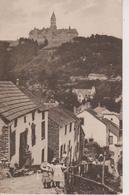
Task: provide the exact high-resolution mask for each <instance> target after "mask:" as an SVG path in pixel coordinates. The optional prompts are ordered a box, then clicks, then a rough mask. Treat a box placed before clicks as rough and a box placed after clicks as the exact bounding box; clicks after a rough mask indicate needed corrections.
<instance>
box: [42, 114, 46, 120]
mask: <svg viewBox="0 0 129 195" xmlns="http://www.w3.org/2000/svg"><path fill="white" fill-rule="evenodd" d="M44 119H45V112H42V120H44Z"/></svg>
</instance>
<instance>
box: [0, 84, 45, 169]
mask: <svg viewBox="0 0 129 195" xmlns="http://www.w3.org/2000/svg"><path fill="white" fill-rule="evenodd" d="M47 141H48V111H47V110H46V108H45V107H43V108H38V106H37V105H36V104H35V103H33V102H32V101H31V100H30V98H28V97H27V96H26V95H25V94H24V93H23V92H22V91H21V90H20V89H19V88H18V87H17V86H15V85H14V84H13V83H12V82H10V81H0V160H3V159H4V160H7V161H9V162H10V163H11V164H14V163H18V164H19V165H20V166H21V167H22V166H23V165H24V157H25V156H24V154H25V148H26V146H27V145H29V150H30V152H31V154H32V159H33V165H40V164H41V162H42V161H44V160H45V161H46V160H47V154H48V152H47V143H48V142H47Z"/></svg>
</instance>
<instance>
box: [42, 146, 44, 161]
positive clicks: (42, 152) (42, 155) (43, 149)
mask: <svg viewBox="0 0 129 195" xmlns="http://www.w3.org/2000/svg"><path fill="white" fill-rule="evenodd" d="M42 162H44V149H42Z"/></svg>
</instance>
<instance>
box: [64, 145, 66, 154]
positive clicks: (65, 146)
mask: <svg viewBox="0 0 129 195" xmlns="http://www.w3.org/2000/svg"><path fill="white" fill-rule="evenodd" d="M65 150H66V145H65V144H64V152H65Z"/></svg>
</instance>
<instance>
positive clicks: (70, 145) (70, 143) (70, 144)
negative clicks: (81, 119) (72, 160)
mask: <svg viewBox="0 0 129 195" xmlns="http://www.w3.org/2000/svg"><path fill="white" fill-rule="evenodd" d="M70 146H71V140H69V145H68V148H69V150H70Z"/></svg>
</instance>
